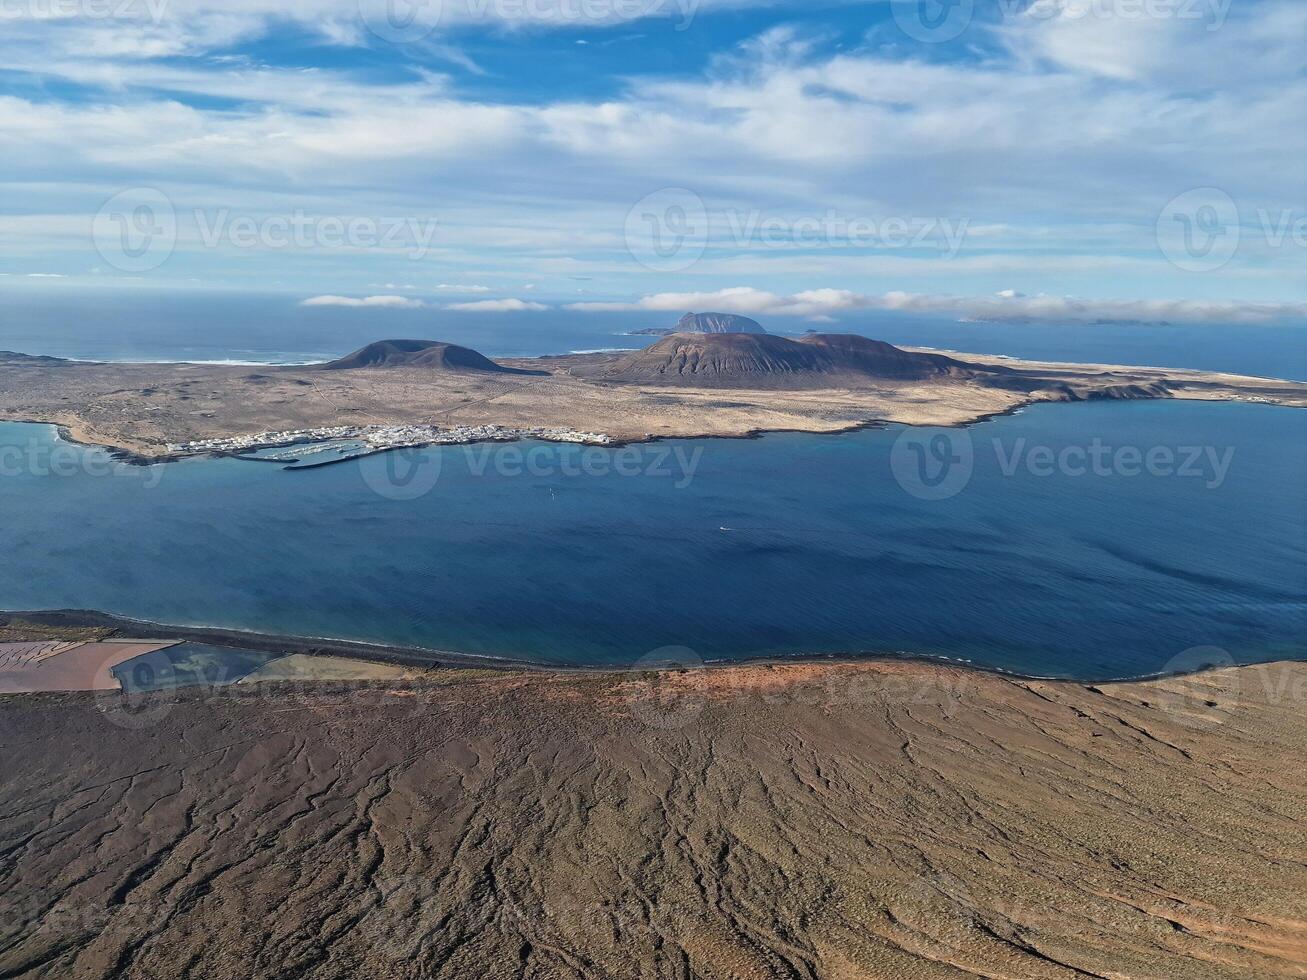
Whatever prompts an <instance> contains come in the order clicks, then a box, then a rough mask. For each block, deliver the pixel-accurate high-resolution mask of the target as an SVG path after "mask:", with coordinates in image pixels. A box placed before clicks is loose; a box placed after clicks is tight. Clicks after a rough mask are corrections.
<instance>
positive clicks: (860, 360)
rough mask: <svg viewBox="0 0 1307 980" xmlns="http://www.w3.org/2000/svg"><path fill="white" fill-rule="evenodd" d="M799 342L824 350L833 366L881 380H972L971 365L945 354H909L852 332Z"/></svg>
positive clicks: (814, 336) (809, 336)
mask: <svg viewBox="0 0 1307 980" xmlns="http://www.w3.org/2000/svg"><path fill="white" fill-rule="evenodd" d="M798 343H800V344H807V345H808V346H810V347H816V348H817V349H819V350H821V351H824V352H825V353H826V354H827V355H829V356H830V358H831V361H832V363H834V364H835V365H837V366H838V367H840V368H841V369H843V370H846V371H859V372H862V373H865V374H869V375H871V376H873V377H877V378H903V379H905V380H916V379H921V378H932V377H936V376H939V375H954V376H959V377H970V376H971V375H972V374H974V373H975V370H974V368H973V367H972V366H971V365H970V364H966V363H964V362H962V361H957V360H954V359H953V358H951V357H945V356H944V355H943V354H920V353H917V352H915V351H906V350H902V349H900V348H898V347H895V346H894V345H893V344H887V343H885V341H883V340H870V339H869V338H867V337H859V336H858V335H857V334H852V333H810V334H807V335H805V336H804V337H802V338H800V339H799V341H798Z"/></svg>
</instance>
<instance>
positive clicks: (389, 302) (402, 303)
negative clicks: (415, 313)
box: [300, 295, 426, 310]
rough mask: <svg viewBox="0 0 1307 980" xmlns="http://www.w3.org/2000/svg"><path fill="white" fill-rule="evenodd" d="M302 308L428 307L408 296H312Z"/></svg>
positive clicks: (406, 308)
mask: <svg viewBox="0 0 1307 980" xmlns="http://www.w3.org/2000/svg"><path fill="white" fill-rule="evenodd" d="M300 306H350V307H368V308H381V309H396V310H417V309H421V308H422V307H424V306H426V304H425V303H423V302H422V301H421V300H420V299H410V298H409V297H407V296H330V295H328V296H311V297H309V298H308V299H306V300H302V301H301V302H300Z"/></svg>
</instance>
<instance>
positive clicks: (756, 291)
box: [0, 0, 1307, 322]
mask: <svg viewBox="0 0 1307 980" xmlns="http://www.w3.org/2000/svg"><path fill="white" fill-rule="evenodd" d="M410 2H411V0H5V3H4V5H3V7H0V21H3V23H2V24H0V29H2V31H0V66H4V67H3V68H0V145H3V146H4V147H5V153H4V154H3V155H2V156H0V180H3V182H4V186H3V192H2V196H0V276H2V278H0V285H2V286H3V287H4V288H23V289H42V290H60V289H77V288H82V287H85V286H87V285H90V284H94V285H97V286H105V285H115V286H120V287H121V288H124V289H160V288H166V289H230V290H244V291H280V292H285V293H288V294H292V295H295V296H297V297H300V298H302V299H304V300H308V301H311V302H312V304H313V305H315V306H330V305H349V304H366V305H367V306H369V307H371V308H374V309H376V310H377V311H378V315H384V311H385V310H387V309H397V308H403V307H418V306H426V307H432V308H441V307H453V308H457V309H459V310H462V311H468V312H476V311H478V310H485V311H490V312H493V311H498V310H505V309H508V310H512V309H519V310H525V311H528V312H529V311H532V310H536V309H541V308H549V309H556V308H560V307H561V308H568V309H574V310H576V311H577V313H578V315H584V314H585V313H587V312H606V313H607V312H612V311H620V310H623V309H645V310H667V311H677V310H681V309H689V308H696V309H702V308H710V307H716V308H722V309H732V310H738V311H741V312H747V313H755V314H766V315H774V316H790V317H795V318H798V319H800V320H805V321H806V320H811V321H815V322H821V321H822V320H824V319H826V318H828V317H832V316H838V315H839V314H840V313H842V312H846V311H849V310H857V309H895V310H909V311H911V310H920V311H923V312H930V313H943V314H947V315H957V316H960V317H981V318H990V317H994V318H1014V317H1030V318H1036V319H1050V320H1068V321H1082V320H1094V319H1139V320H1161V319H1165V320H1180V321H1183V320H1219V321H1224V320H1236V321H1237V320H1268V319H1270V320H1275V319H1302V318H1303V317H1304V313H1305V311H1307V306H1305V305H1304V304H1305V303H1307V276H1304V275H1303V272H1304V259H1305V258H1307V176H1305V168H1304V166H1303V163H1302V161H1303V160H1304V159H1307V136H1305V135H1304V133H1305V130H1307V127H1304V126H1303V118H1302V106H1303V105H1304V104H1307V72H1305V70H1304V59H1303V54H1302V52H1303V50H1304V48H1305V44H1304V42H1307V4H1303V3H1301V2H1299V0H1034V2H1031V0H985V2H976V3H974V4H973V3H971V2H970V0H949V2H945V3H942V4H941V3H940V2H938V0H924V2H920V3H919V2H917V0H903V2H897V0H895V2H888V0H879V2H860V3H853V2H848V3H843V2H827V3H820V2H807V3H799V2H787V0H770V2H758V0H445V2H444V3H437V0H412V2H415V3H416V6H414V7H409V6H408V4H409V3H410Z"/></svg>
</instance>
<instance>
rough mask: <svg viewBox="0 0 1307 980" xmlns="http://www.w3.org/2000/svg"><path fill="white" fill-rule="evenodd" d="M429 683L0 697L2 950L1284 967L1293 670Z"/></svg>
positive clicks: (1298, 762) (1296, 710)
mask: <svg viewBox="0 0 1307 980" xmlns="http://www.w3.org/2000/svg"><path fill="white" fill-rule="evenodd" d="M440 676H442V677H443V678H444V679H443V680H441V681H438V682H433V681H425V682H421V683H419V684H417V685H416V686H407V687H404V688H402V689H387V688H378V687H373V688H368V689H359V688H344V687H341V686H339V685H337V686H331V687H318V688H312V689H308V688H302V687H286V686H280V687H276V688H273V687H263V688H256V689H254V690H252V691H251V690H249V689H243V690H240V691H237V690H236V689H228V690H227V691H226V692H224V693H222V694H221V695H216V696H210V697H207V698H206V697H204V696H200V695H194V696H189V697H188V699H187V700H186V701H184V702H183V703H177V704H172V703H170V702H162V703H160V704H156V705H150V706H148V707H151V708H152V709H154V710H155V711H157V714H155V713H151V714H147V715H145V716H137V715H132V716H130V717H131V719H132V721H131V723H130V724H129V723H127V722H126V721H125V720H124V719H126V718H127V717H128V716H126V715H124V714H122V708H123V704H122V702H120V701H119V700H117V696H112V697H111V696H108V695H103V694H101V695H43V696H17V697H11V698H5V699H0V751H2V752H3V759H4V766H3V781H2V783H0V903H3V905H4V910H3V911H4V914H3V915H2V916H0V930H2V931H0V977H13V976H33V977H61V978H62V977H69V976H76V977H91V976H106V977H107V976H115V977H117V976H124V977H150V978H160V977H205V978H213V980H216V978H228V977H230V978H237V977H239V978H249V977H272V976H278V977H291V976H295V977H299V976H312V977H428V976H430V977H438V976H439V977H510V976H512V977H516V976H539V977H545V976H549V977H554V976H564V977H568V976H586V977H608V976H611V977H692V976H701V977H818V976H820V977H836V978H847V977H908V978H911V977H960V976H975V975H980V976H1003V977H1021V978H1036V977H1084V976H1131V977H1167V978H1182V977H1277V976H1303V975H1304V973H1305V972H1307V966H1304V964H1305V963H1307V786H1305V785H1304V780H1303V778H1302V776H1303V772H1304V771H1307V715H1305V714H1304V712H1303V711H1302V701H1303V697H1304V696H1305V695H1307V665H1301V664H1298V665H1278V666H1272V667H1256V668H1242V669H1237V670H1230V671H1222V672H1218V673H1212V674H1207V675H1202V676H1200V677H1198V678H1190V679H1184V680H1170V681H1164V682H1154V683H1134V684H1124V685H1105V686H1101V687H1097V688H1093V687H1090V688H1087V687H1083V686H1078V685H1073V684H1062V683H1042V682H1028V681H1023V682H1016V681H1010V680H1005V679H1003V678H1000V677H996V676H990V675H985V674H980V673H975V672H968V671H960V670H951V669H945V668H938V667H932V666H927V665H921V664H865V665H858V666H850V665H829V666H828V665H820V666H815V665H806V666H793V667H748V668H736V669H723V670H714V671H703V672H695V673H683V674H676V675H660V676H658V677H654V676H653V675H575V674H572V675H565V676H563V675H548V674H535V675H517V674H501V675H495V676H487V675H483V674H473V673H458V672H450V673H449V674H447V675H440ZM138 707H139V706H138ZM115 720H116V721H115Z"/></svg>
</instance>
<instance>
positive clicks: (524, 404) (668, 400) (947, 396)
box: [0, 313, 1307, 462]
mask: <svg viewBox="0 0 1307 980" xmlns="http://www.w3.org/2000/svg"><path fill="white" fill-rule="evenodd" d="M689 317H690V319H688V320H687V319H683V320H682V322H684V323H686V324H687V325H688V326H694V327H698V328H701V329H696V330H691V331H687V332H679V333H672V334H670V335H668V336H666V337H660V338H659V339H658V340H657V341H656V342H655V343H653V344H652V345H651V346H649V347H647V348H646V349H644V350H637V351H610V352H597V353H590V354H569V355H561V356H546V357H516V358H499V359H492V358H489V357H486V356H485V355H484V354H481V353H480V352H478V351H475V350H473V349H471V348H469V347H463V346H460V345H458V344H451V343H447V342H443V341H438V340H399V339H396V340H379V341H376V342H374V343H371V344H367V345H366V346H364V347H361V348H359V349H358V350H356V351H354V352H352V353H350V354H347V355H345V356H343V357H340V358H337V359H335V360H331V361H327V362H325V363H321V364H312V365H297V366H261V367H259V368H258V369H256V370H251V368H250V367H249V366H240V365H222V364H124V363H112V364H100V363H91V362H84V361H65V360H60V359H58V358H50V357H42V356H35V357H29V356H27V355H21V354H12V353H9V354H0V418H5V419H14V420H21V421H36V422H50V423H53V424H55V425H58V426H61V427H62V428H63V430H64V432H65V434H66V435H67V436H68V437H69V438H71V439H74V440H77V441H79V442H84V443H89V444H94V445H100V446H106V447H108V448H110V449H112V450H114V451H117V452H118V453H119V454H121V455H123V456H124V457H127V458H129V459H133V460H135V461H138V462H149V461H154V460H160V459H171V458H176V457H178V456H182V455H193V454H195V453H198V452H205V451H219V452H221V451H234V452H240V451H242V450H245V449H248V448H249V447H251V446H263V445H273V446H284V445H289V444H298V443H301V442H304V441H306V440H307V441H319V442H321V441H328V440H332V439H337V440H339V439H350V440H354V441H356V442H358V443H360V444H362V445H363V448H364V449H365V450H370V451H384V450H385V449H386V448H389V447H393V446H398V445H405V446H407V445H425V444H432V443H445V442H451V441H453V442H467V441H483V440H503V439H518V438H543V439H553V440H557V441H575V442H583V443H587V444H591V445H608V446H612V445H621V444H623V443H630V442H643V441H647V440H650V439H659V438H692V437H697V436H750V435H754V434H756V433H759V432H767V431H797V432H841V431H847V430H850V429H856V428H859V427H861V426H866V425H871V424H878V423H882V422H903V423H908V424H913V425H963V424H966V423H969V422H974V421H977V420H979V419H984V418H988V417H990V416H994V415H998V414H1002V413H1005V412H1011V411H1013V410H1015V409H1017V408H1020V407H1021V406H1023V405H1028V404H1031V403H1034V402H1075V401H1094V400H1106V399H1113V400H1115V399H1149V398H1187V399H1200V400H1227V401H1228V400H1240V401H1252V402H1262V403H1269V404H1280V405H1294V406H1307V384H1303V383H1298V382H1291V381H1274V380H1267V379H1259V378H1246V377H1240V376H1237V375H1229V374H1214V373H1210V372H1203V371H1189V370H1169V369H1163V368H1146V367H1121V366H1115V365H1103V364H1090V365H1076V364H1056V363H1046V362H1034V361H1020V360H1014V359H1011V358H1006V357H996V356H992V355H981V354H954V353H952V352H947V353H945V352H939V351H929V350H919V349H912V348H903V347H896V346H894V345H893V344H888V343H885V342H884V341H880V340H875V339H872V338H869V337H862V336H858V335H856V334H830V333H809V334H806V335H804V336H802V337H799V338H796V339H790V338H788V337H781V336H777V335H775V334H769V333H767V332H765V331H764V330H763V329H762V326H761V325H760V324H757V323H756V321H752V320H749V318H747V317H736V316H734V315H732V314H711V313H706V314H690V315H689ZM727 327H737V328H740V329H732V330H728V329H726V328H727ZM726 392H729V396H730V397H729V398H724V397H721V395H722V394H723V393H726Z"/></svg>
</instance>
